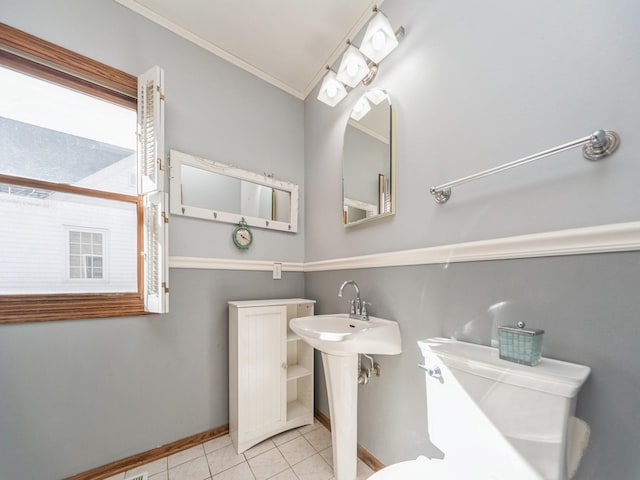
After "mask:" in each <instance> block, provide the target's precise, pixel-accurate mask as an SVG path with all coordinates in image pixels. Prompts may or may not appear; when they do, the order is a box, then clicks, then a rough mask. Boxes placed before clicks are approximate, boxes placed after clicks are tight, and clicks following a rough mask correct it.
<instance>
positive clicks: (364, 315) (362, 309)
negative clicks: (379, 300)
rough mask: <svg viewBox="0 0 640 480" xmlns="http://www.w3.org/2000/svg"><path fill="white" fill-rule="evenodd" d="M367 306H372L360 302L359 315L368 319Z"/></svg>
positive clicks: (368, 303) (369, 303)
mask: <svg viewBox="0 0 640 480" xmlns="http://www.w3.org/2000/svg"><path fill="white" fill-rule="evenodd" d="M367 305H369V306H370V307H371V306H372V305H371V302H365V301H364V300H362V307H361V308H360V314H361V315H362V316H363V317H365V318H368V317H369V312H368V311H367Z"/></svg>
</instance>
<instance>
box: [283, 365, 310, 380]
mask: <svg viewBox="0 0 640 480" xmlns="http://www.w3.org/2000/svg"><path fill="white" fill-rule="evenodd" d="M307 375H311V371H310V370H309V369H307V368H304V367H303V366H301V365H289V367H288V368H287V381H289V380H295V379H296V378H302V377H306V376H307Z"/></svg>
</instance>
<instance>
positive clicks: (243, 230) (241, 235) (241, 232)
mask: <svg viewBox="0 0 640 480" xmlns="http://www.w3.org/2000/svg"><path fill="white" fill-rule="evenodd" d="M252 241H253V234H252V233H251V230H249V229H248V228H247V227H244V226H240V227H237V228H236V229H235V230H234V231H233V243H235V244H236V247H238V248H242V249H246V248H249V246H250V245H251V242H252Z"/></svg>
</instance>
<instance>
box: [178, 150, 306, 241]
mask: <svg viewBox="0 0 640 480" xmlns="http://www.w3.org/2000/svg"><path fill="white" fill-rule="evenodd" d="M170 161H171V167H170V168H171V170H170V188H171V190H170V195H169V196H170V211H171V214H172V215H182V216H187V217H194V218H201V219H204V220H213V221H214V222H225V223H233V224H238V223H240V222H241V221H242V220H244V221H245V222H246V223H247V225H250V226H252V227H258V228H266V229H269V230H280V231H284V232H297V231H298V201H299V198H298V197H299V188H298V185H296V184H294V183H290V182H285V181H282V180H276V179H274V178H272V177H268V176H266V175H261V174H258V173H254V172H250V171H248V170H243V169H241V168H237V167H234V166H232V165H226V164H224V163H219V162H214V161H212V160H207V159H206V158H201V157H196V156H194V155H189V154H187V153H183V152H179V151H177V150H171V151H170ZM182 165H189V166H191V167H194V168H200V169H202V170H206V171H209V172H213V173H217V174H220V175H225V176H227V177H232V178H237V179H239V180H247V181H249V182H252V183H257V184H259V185H264V186H267V187H271V188H274V189H277V190H282V191H285V192H289V193H290V194H291V212H290V217H289V218H290V219H291V222H281V221H277V220H267V219H264V218H259V217H251V216H247V215H241V214H238V213H230V212H225V211H221V210H215V209H208V208H202V207H195V206H193V205H184V204H183V203H182V198H183V195H182V175H181V170H182V169H181V167H182Z"/></svg>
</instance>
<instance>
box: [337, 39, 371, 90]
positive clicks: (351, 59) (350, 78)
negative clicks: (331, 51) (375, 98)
mask: <svg viewBox="0 0 640 480" xmlns="http://www.w3.org/2000/svg"><path fill="white" fill-rule="evenodd" d="M367 73H369V67H368V66H367V60H366V59H365V58H364V56H363V55H362V53H360V50H358V49H357V48H356V47H354V46H353V45H349V48H347V51H346V52H344V55H342V61H341V62H340V66H339V67H338V73H337V75H336V78H337V79H338V80H340V81H341V82H342V83H344V84H345V85H349V86H350V87H351V88H353V87H355V86H356V85H358V83H360V82H361V81H362V79H363V78H364V77H365V76H366V75H367Z"/></svg>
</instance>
